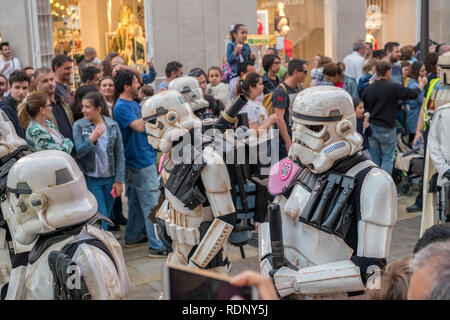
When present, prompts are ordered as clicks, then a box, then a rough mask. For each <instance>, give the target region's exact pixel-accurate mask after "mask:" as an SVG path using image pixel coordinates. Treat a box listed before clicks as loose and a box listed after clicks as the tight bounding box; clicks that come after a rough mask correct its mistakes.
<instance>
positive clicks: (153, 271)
mask: <svg viewBox="0 0 450 320" xmlns="http://www.w3.org/2000/svg"><path fill="white" fill-rule="evenodd" d="M413 202H414V197H406V196H400V197H399V199H398V221H397V224H396V226H395V228H394V231H393V236H392V244H391V251H390V256H389V259H388V261H389V262H391V261H394V260H397V259H399V258H403V257H405V256H408V255H410V254H411V253H412V251H413V249H414V246H415V244H416V242H417V240H418V239H419V230H420V222H421V217H420V213H417V214H410V213H407V212H406V207H407V206H409V205H411V204H412V203H413ZM124 208H126V204H125V203H124ZM122 228H123V227H122ZM122 238H123V230H122ZM120 241H121V243H122V244H123V239H122V240H120ZM245 254H246V259H244V260H243V259H242V258H241V255H240V251H239V248H237V247H231V250H230V261H231V262H232V266H231V275H232V276H233V275H236V274H239V273H240V272H242V271H244V270H247V269H253V270H255V271H256V270H258V250H257V249H256V248H254V247H252V246H249V245H247V246H245ZM124 256H125V260H126V263H127V267H128V273H129V276H130V280H131V290H130V293H129V295H128V299H130V300H148V299H151V300H153V299H159V297H160V293H161V292H162V271H163V268H164V263H165V260H164V259H155V258H149V257H147V250H146V246H141V247H137V248H133V249H124Z"/></svg>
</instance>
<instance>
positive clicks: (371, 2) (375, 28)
mask: <svg viewBox="0 0 450 320" xmlns="http://www.w3.org/2000/svg"><path fill="white" fill-rule="evenodd" d="M366 6H367V7H366V42H369V43H371V44H372V47H373V50H378V49H382V48H380V46H381V44H380V41H381V39H382V36H383V34H382V28H383V18H384V13H385V11H386V0H367V1H366Z"/></svg>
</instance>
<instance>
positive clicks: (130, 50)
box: [48, 0, 146, 66]
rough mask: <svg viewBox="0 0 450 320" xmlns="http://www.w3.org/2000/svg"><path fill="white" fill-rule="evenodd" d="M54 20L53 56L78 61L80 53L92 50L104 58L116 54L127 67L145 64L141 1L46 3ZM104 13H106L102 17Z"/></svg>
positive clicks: (54, 0) (56, 0)
mask: <svg viewBox="0 0 450 320" xmlns="http://www.w3.org/2000/svg"><path fill="white" fill-rule="evenodd" d="M48 1H49V3H50V5H51V13H52V18H53V38H54V49H55V54H62V53H64V54H67V55H69V56H72V57H73V58H74V60H76V61H77V62H80V60H82V58H83V50H84V49H85V48H86V47H87V46H90V47H94V48H95V49H96V51H97V56H98V57H99V58H100V59H104V58H105V57H106V55H107V54H108V53H109V52H111V51H114V52H118V53H119V54H120V55H121V56H122V57H123V58H124V59H125V62H126V63H127V64H128V65H137V66H144V65H145V60H146V59H145V57H146V41H145V18H144V1H143V0H107V1H100V0H48ZM105 13H106V14H105Z"/></svg>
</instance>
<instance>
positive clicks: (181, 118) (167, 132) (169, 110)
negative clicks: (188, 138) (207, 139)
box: [142, 90, 202, 153]
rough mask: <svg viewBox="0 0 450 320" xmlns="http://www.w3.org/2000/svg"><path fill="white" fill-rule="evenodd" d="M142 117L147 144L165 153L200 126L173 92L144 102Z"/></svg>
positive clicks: (162, 93) (179, 96) (165, 92)
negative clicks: (146, 134) (144, 122)
mask: <svg viewBox="0 0 450 320" xmlns="http://www.w3.org/2000/svg"><path fill="white" fill-rule="evenodd" d="M142 116H143V118H144V120H145V121H146V122H147V124H146V128H147V133H148V142H149V143H150V144H151V145H152V146H153V148H155V149H156V150H159V151H161V152H165V153H167V152H169V151H170V150H171V149H172V146H173V143H174V142H175V141H178V140H179V138H180V137H182V136H183V135H184V134H186V133H187V132H189V130H190V129H192V128H194V127H195V126H198V127H201V125H202V122H201V121H200V120H199V119H198V118H197V117H195V116H194V114H193V113H192V110H191V108H190V107H189V105H188V104H187V103H186V101H185V100H184V98H183V96H182V95H181V94H180V93H179V92H178V91H175V90H168V91H163V92H160V93H158V94H156V95H154V96H153V97H151V98H149V99H148V100H146V101H145V102H144V105H143V106H142Z"/></svg>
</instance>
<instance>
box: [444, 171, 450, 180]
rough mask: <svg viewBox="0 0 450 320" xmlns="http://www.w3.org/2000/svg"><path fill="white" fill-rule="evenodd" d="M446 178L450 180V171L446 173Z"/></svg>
mask: <svg viewBox="0 0 450 320" xmlns="http://www.w3.org/2000/svg"><path fill="white" fill-rule="evenodd" d="M444 177H445V178H447V179H449V180H450V169H448V170H447V171H446V172H445V173H444Z"/></svg>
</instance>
